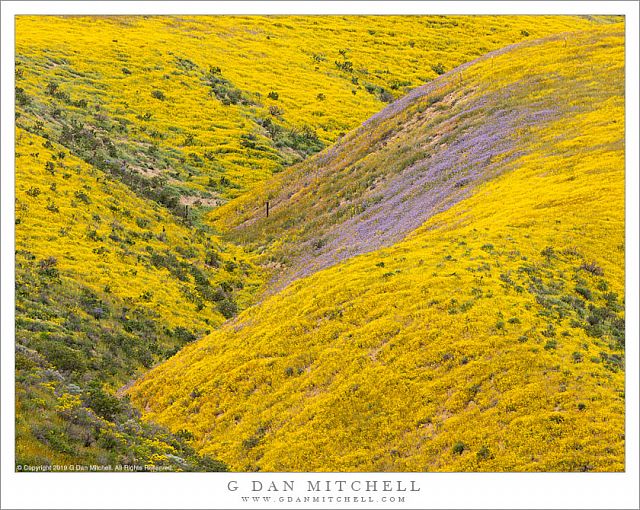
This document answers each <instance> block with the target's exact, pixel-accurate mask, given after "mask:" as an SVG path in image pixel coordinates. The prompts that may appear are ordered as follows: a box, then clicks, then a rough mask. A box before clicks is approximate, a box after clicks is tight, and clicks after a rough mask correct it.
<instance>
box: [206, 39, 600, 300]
mask: <svg viewBox="0 0 640 510" xmlns="http://www.w3.org/2000/svg"><path fill="white" fill-rule="evenodd" d="M553 40H554V41H555V43H556V45H558V46H559V47H561V48H565V46H564V45H565V40H566V35H561V36H558V37H556V38H554V39H553ZM549 41H550V40H548V39H545V40H543V41H533V42H531V43H527V44H526V49H525V48H522V49H521V50H520V51H519V53H518V58H515V57H514V54H513V52H511V51H509V48H505V49H501V50H498V51H496V52H493V53H490V54H488V55H486V56H484V57H481V58H480V59H478V60H477V61H475V62H473V63H472V64H467V65H463V66H461V67H459V68H457V69H455V70H454V71H452V72H451V73H448V74H446V75H445V76H442V77H441V78H440V79H438V80H437V81H435V82H432V83H430V84H428V85H425V86H423V87H420V88H417V89H415V90H413V91H412V92H411V93H410V94H408V95H407V96H405V97H404V98H403V99H402V100H399V101H397V102H395V103H393V104H392V105H390V106H389V107H387V108H386V109H385V110H383V111H382V112H380V113H378V114H376V115H375V116H373V117H372V118H371V119H369V120H367V121H366V122H365V123H364V124H363V125H362V126H361V127H360V128H358V129H357V130H354V131H353V132H351V133H350V134H349V135H348V136H347V137H345V138H344V139H343V140H341V141H339V142H338V143H337V144H336V145H334V146H333V147H331V149H329V150H327V151H324V152H323V153H321V154H319V155H317V156H315V157H313V158H310V159H308V160H307V161H305V162H304V163H303V164H301V165H297V166H295V167H292V168H289V169H287V170H285V171H284V172H282V173H281V174H280V175H278V176H277V177H276V178H274V179H272V180H269V181H267V182H266V183H264V184H263V185H261V186H258V187H256V189H254V190H253V191H252V192H249V193H246V194H245V195H243V196H242V197H240V198H239V199H237V200H234V201H233V202H231V203H229V204H227V205H226V206H223V207H221V208H218V209H216V210H215V211H213V212H212V213H211V219H212V221H213V222H214V223H216V224H217V225H218V226H219V227H220V228H221V229H223V230H230V231H231V232H230V239H232V240H233V241H234V242H236V243H240V244H243V245H245V246H247V247H249V248H250V249H251V250H253V251H257V252H259V253H262V261H263V262H264V263H265V264H266V265H270V266H271V267H272V268H274V269H275V271H274V278H275V282H274V284H273V285H272V288H274V289H278V288H282V287H283V286H284V285H286V284H287V283H289V282H291V281H292V280H294V279H296V278H299V277H301V276H306V275H308V274H311V273H312V272H315V271H317V270H319V269H323V268H326V267H329V266H331V265H333V264H335V263H337V262H340V261H341V260H345V259H347V258H350V257H353V256H354V255H357V254H360V253H363V252H368V251H372V250H375V249H377V248H380V247H382V246H389V245H391V244H393V243H394V242H397V241H399V240H400V239H402V238H403V237H404V236H405V235H406V234H407V233H408V232H411V231H412V230H414V229H416V228H417V227H419V226H420V225H421V224H422V223H424V222H425V221H426V220H427V219H428V218H430V217H432V216H433V215H434V214H437V213H438V212H441V211H443V210H445V209H447V208H449V207H451V205H453V204H455V203H457V202H459V201H460V200H463V199H464V198H466V197H468V196H469V195H470V194H471V193H473V190H474V189H475V187H476V186H477V185H478V184H480V183H482V182H484V181H486V180H488V179H491V178H493V177H495V176H496V175H499V174H500V173H502V172H507V171H509V170H511V169H512V168H514V165H515V164H517V161H518V159H519V158H521V157H523V156H524V155H527V154H531V153H532V152H534V151H536V150H537V147H536V145H535V144H533V143H532V142H533V138H532V137H533V136H535V135H533V134H532V132H531V129H532V127H535V126H541V125H545V124H548V123H552V122H555V121H557V120H558V119H560V118H562V116H563V115H566V114H567V112H571V113H576V112H578V111H581V110H584V109H591V108H592V105H591V102H592V101H594V100H595V99H597V98H598V96H599V95H601V92H600V91H599V90H597V89H595V88H593V87H584V88H583V89H582V90H580V91H575V90H574V89H575V82H581V81H583V80H590V79H591V76H592V70H591V68H589V67H586V66H579V67H578V66H576V64H575V62H576V59H577V58H579V54H580V52H581V48H579V47H578V46H573V47H566V50H565V49H562V50H559V51H558V52H556V53H555V56H554V58H555V59H556V61H555V62H553V63H551V62H550V63H546V62H545V63H543V65H545V66H553V67H552V68H551V67H549V68H548V69H546V68H545V69H536V70H535V72H533V73H530V72H529V70H530V69H531V64H529V62H528V59H529V58H530V55H534V54H535V53H536V52H538V51H539V49H540V46H541V45H543V44H546V45H548V44H549ZM578 94H579V97H578ZM570 95H574V96H576V97H575V103H574V104H570V105H567V104H566V98H567V97H568V96H570ZM514 133H517V136H514ZM267 202H268V203H269V216H268V217H266V208H265V204H266V203H267Z"/></svg>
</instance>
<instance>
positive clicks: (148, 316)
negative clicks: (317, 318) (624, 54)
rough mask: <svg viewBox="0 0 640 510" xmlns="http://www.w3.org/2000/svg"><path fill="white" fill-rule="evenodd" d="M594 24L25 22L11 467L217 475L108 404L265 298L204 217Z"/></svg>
mask: <svg viewBox="0 0 640 510" xmlns="http://www.w3.org/2000/svg"><path fill="white" fill-rule="evenodd" d="M598 21H599V20H598ZM592 24H593V20H587V19H583V18H578V17H561V18H553V17H551V18H539V17H536V18H531V17H522V18H510V17H507V18H498V17H490V18H482V19H481V18H451V19H443V18H433V17H430V18H400V17H398V18H358V19H357V20H356V19H354V18H322V17H320V18H318V17H313V18H280V19H277V20H273V19H269V18H261V17H251V18H208V19H204V18H189V19H186V18H171V17H163V18H153V17H152V18H118V17H100V18H83V17H66V18H65V17H19V18H18V19H17V20H16V28H17V39H16V45H17V46H16V54H17V57H16V72H15V76H16V103H17V107H16V123H17V126H18V129H17V146H16V157H17V160H16V161H17V163H16V198H17V200H16V236H17V237H16V244H17V250H18V252H17V255H16V257H17V268H16V278H17V309H16V311H17V323H16V326H17V341H18V346H17V349H18V352H17V358H18V366H17V381H18V421H17V426H18V442H17V444H18V461H22V462H33V463H46V462H49V463H50V462H65V461H69V460H70V459H76V460H78V461H82V462H94V463H109V462H116V461H121V462H133V461H136V462H152V463H155V464H159V465H169V466H173V467H176V462H178V465H177V466H178V467H179V468H184V466H182V465H181V464H180V462H179V461H175V459H174V461H170V460H168V457H166V456H164V457H163V455H165V454H167V453H170V452H171V451H172V450H171V447H170V446H167V445H168V444H169V443H172V444H176V445H177V446H176V448H177V450H175V451H174V453H176V452H177V453H178V454H179V455H178V456H183V457H185V458H189V459H190V460H189V463H190V464H189V465H188V468H189V469H191V468H203V467H204V468H206V466H207V465H208V464H207V461H206V460H203V459H201V458H198V457H197V456H193V455H192V453H190V451H189V448H188V446H186V445H185V444H183V443H180V438H176V437H172V436H170V435H167V434H166V432H164V431H161V430H160V429H157V428H156V427H155V426H152V425H149V426H148V427H147V426H143V425H141V424H140V423H139V422H138V421H137V418H136V412H135V411H134V410H133V409H131V407H130V406H129V405H128V404H127V403H126V402H124V401H120V402H119V403H118V402H115V401H113V400H112V394H113V392H114V391H115V390H116V388H118V387H119V386H120V385H121V384H123V383H124V382H125V381H127V380H128V378H129V377H131V376H132V375H133V374H139V373H140V371H142V370H145V369H146V368H148V367H149V366H152V365H153V364H155V363H157V362H158V361H161V360H163V359H165V358H167V357H168V356H170V355H171V354H173V353H174V352H175V351H176V350H177V349H179V348H180V347H181V346H183V345H184V344H185V343H188V342H190V341H192V340H193V339H194V337H196V336H199V335H201V334H203V333H205V332H206V331H208V330H211V329H214V328H216V327H217V326H219V325H220V324H221V323H222V322H223V320H224V318H225V317H228V316H231V315H233V314H234V313H235V309H236V307H239V308H244V307H245V306H247V305H248V304H249V303H250V302H251V300H252V297H253V296H255V294H256V288H257V287H258V286H259V285H260V283H261V281H262V277H261V275H260V272H259V271H256V270H255V269H254V268H253V267H252V266H251V263H250V261H249V259H248V258H247V256H246V255H245V254H244V252H243V251H242V250H241V249H237V248H234V247H233V246H231V245H229V244H228V243H224V242H222V241H220V240H219V239H218V238H216V237H215V236H212V235H211V232H210V231H209V230H208V229H207V227H206V226H204V225H203V224H202V222H201V218H200V214H201V210H200V211H199V210H198V209H199V208H206V207H211V206H214V205H216V204H217V203H219V202H220V201H224V200H226V199H227V198H229V197H233V196H236V195H238V194H239V193H241V192H242V191H243V190H244V189H247V188H251V187H252V186H254V185H255V183H257V182H259V181H261V180H263V179H265V178H266V177H268V176H269V175H270V174H271V173H272V172H276V171H279V170H281V169H282V168H283V167H284V166H286V165H288V164H290V163H291V162H294V161H297V160H300V159H302V158H304V157H306V156H307V155H308V154H311V153H313V152H315V151H317V150H319V149H320V148H321V147H322V146H323V145H325V144H328V143H332V142H333V141H335V140H336V139H337V138H338V137H340V136H341V133H343V132H345V131H348V130H349V129H351V128H352V127H354V126H356V125H357V124H358V123H359V122H361V120H363V119H364V118H366V117H367V116H369V115H370V114H372V113H374V112H375V111H378V110H379V109H380V107H381V106H382V105H383V104H384V101H388V100H390V99H391V98H393V97H397V96H399V95H401V94H403V93H404V92H405V91H406V89H407V88H409V87H412V86H416V85H418V84H420V83H422V82H424V81H425V80H430V79H432V78H433V77H435V76H436V75H437V73H436V70H434V69H433V68H432V66H435V67H436V69H437V68H438V66H437V65H436V64H438V63H441V64H442V69H438V72H441V71H442V70H443V69H449V68H451V67H453V66H455V65H457V64H459V63H461V62H464V61H467V60H470V59H472V58H474V57H475V56H476V55H478V54H481V53H483V52H485V51H487V50H490V49H493V48H497V47H500V46H503V45H504V44H508V43H512V42H515V41H518V40H522V39H526V38H528V37H530V38H533V37H537V36H541V35H545V34H547V33H556V32H562V31H566V30H576V29H579V28H583V27H586V26H590V25H592ZM470 33H473V36H470V35H469V34H470ZM309 41H312V44H313V47H308V45H309V44H310V43H309ZM340 50H346V51H345V52H344V54H341V53H340ZM336 62H337V63H338V64H336ZM345 62H352V64H353V70H349V69H348V65H347V64H345ZM339 66H341V67H342V69H340V68H339ZM217 67H219V68H220V69H216V68H217ZM272 90H273V91H274V92H277V93H278V97H277V99H275V98H274V97H275V96H273V97H271V98H269V97H267V95H268V94H269V92H271V91H272ZM154 91H158V92H154ZM160 92H161V93H162V94H160ZM152 93H153V94H155V97H154V95H153V94H152ZM319 94H322V96H319ZM276 106H277V107H278V108H279V109H280V110H281V111H280V110H275V109H272V110H271V111H269V107H276ZM265 119H269V121H270V122H267V121H266V120H265ZM131 191H133V192H135V194H133V193H131ZM136 195H137V196H136ZM185 205H189V207H190V209H188V210H185V208H184V207H185ZM169 212H173V213H174V214H173V215H171V214H169ZM91 380H97V381H98V385H97V386H95V387H93V386H90V384H89V383H90V381H91ZM130 419H131V420H133V423H136V424H137V425H136V426H135V427H133V428H127V427H125V425H124V424H125V423H126V422H127V421H128V420H130ZM145 427H146V428H145ZM114 431H115V432H114ZM118 434H120V435H118ZM185 437H187V438H188V435H187V436H185ZM155 440H158V442H156V443H153V442H154V441H155ZM176 441H177V443H176ZM154 444H155V446H153V445H154ZM131 452H134V453H133V454H131ZM156 454H157V455H159V457H154V455H156ZM210 467H211V465H210ZM213 467H215V464H214V465H213Z"/></svg>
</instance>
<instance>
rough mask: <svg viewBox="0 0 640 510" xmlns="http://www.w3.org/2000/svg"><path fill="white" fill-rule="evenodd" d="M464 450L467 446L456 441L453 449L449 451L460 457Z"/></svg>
mask: <svg viewBox="0 0 640 510" xmlns="http://www.w3.org/2000/svg"><path fill="white" fill-rule="evenodd" d="M466 449H467V446H466V445H465V444H464V443H463V442H461V441H458V442H457V443H456V444H454V445H453V448H452V449H451V451H453V453H454V454H456V455H462V453H463V452H464V451H465V450H466Z"/></svg>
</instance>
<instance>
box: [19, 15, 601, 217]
mask: <svg viewBox="0 0 640 510" xmlns="http://www.w3.org/2000/svg"><path fill="white" fill-rule="evenodd" d="M602 21H606V19H587V18H584V17H576V16H550V17H544V16H542V17H541V16H523V17H507V16H505V17H500V16H493V17H491V16H477V17H474V16H470V17H469V16H467V17H447V18H443V17H438V16H435V17H434V16H430V17H415V16H407V17H402V16H397V17H394V16H391V17H389V16H387V17H381V16H374V17H336V16H333V17H323V16H309V17H286V16H285V17H260V16H249V17H226V16H219V17H218V16H209V17H170V16H159V17H149V16H142V17H141V16H139V17H109V16H99V17H78V16H69V17H50V16H47V17H37V16H35V17H28V16H20V17H18V18H17V20H16V32H17V39H16V86H17V87H18V93H17V103H18V112H19V116H18V118H17V120H16V122H17V124H18V125H19V126H20V127H22V128H24V129H26V130H29V131H31V132H34V133H37V134H41V135H42V134H45V135H47V136H49V137H50V138H51V139H52V140H55V141H59V142H61V143H62V144H64V145H65V146H67V147H68V148H69V149H70V150H71V151H72V152H73V153H74V154H75V155H77V156H80V157H82V158H83V159H84V160H85V161H87V162H89V163H90V164H92V165H93V166H95V167H97V168H99V169H101V170H104V171H105V172H107V173H110V174H111V175H113V176H114V177H116V178H117V179H119V180H121V181H122V182H124V183H125V184H126V185H127V186H129V187H130V188H131V189H133V190H134V191H135V192H136V193H138V194H140V195H142V196H144V197H147V198H151V199H152V200H155V201H157V202H159V203H161V204H163V205H164V206H166V207H168V208H170V209H172V210H174V211H175V212H176V213H178V214H184V212H185V206H189V207H190V208H191V209H192V210H193V209H194V208H195V209H198V208H211V207H214V206H216V205H218V204H220V203H221V202H224V201H226V200H227V199H229V198H231V197H235V196H238V195H240V194H241V193H242V192H243V191H245V190H247V189H250V188H251V187H253V186H254V185H255V184H256V183H258V182H261V181H263V180H264V179H266V178H268V177H269V176H270V175H271V174H272V173H274V172H278V171H280V170H282V169H283V168H284V167H286V166H287V165H289V164H291V163H293V162H296V161H300V160H301V159H304V158H305V157H307V156H308V155H310V154H313V153H315V152H318V151H319V150H321V149H322V148H323V147H325V146H326V145H328V144H331V143H333V142H334V141H335V140H336V139H338V138H339V137H340V136H341V135H342V134H344V133H346V132H347V131H349V130H350V129H352V128H354V127H356V126H357V125H358V124H359V123H360V122H362V121H363V120H365V119H366V118H367V117H369V116H371V115H372V114H374V113H375V112H377V111H379V110H380V109H381V108H382V106H384V105H385V103H387V102H390V101H393V100H394V99H395V98H397V97H399V96H401V95H403V94H405V93H406V91H407V90H409V89H411V88H413V87H416V86H418V85H421V84H423V83H424V82H425V81H429V80H431V79H433V78H435V77H437V76H438V74H441V73H444V72H445V71H446V70H450V69H452V68H454V67H456V66H457V65H460V64H462V63H464V62H468V61H470V60H473V59H474V58H476V57H477V56H479V55H482V54H485V53H487V52H488V51H491V50H494V49H497V48H500V47H503V46H505V45H507V44H511V43H514V42H517V41H521V40H525V39H528V38H536V37H541V36H544V35H547V34H551V33H560V32H565V31H572V30H578V29H581V28H585V27H588V26H591V25H593V24H594V23H599V22H602Z"/></svg>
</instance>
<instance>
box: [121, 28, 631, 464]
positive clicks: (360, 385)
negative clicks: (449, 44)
mask: <svg viewBox="0 0 640 510" xmlns="http://www.w3.org/2000/svg"><path fill="white" fill-rule="evenodd" d="M266 200H269V201H271V202H273V209H272V211H273V212H272V214H271V215H270V216H269V218H263V217H262V214H263V209H262V208H263V205H264V201H266ZM211 218H212V220H213V221H215V222H216V224H217V225H218V226H219V227H223V228H227V229H230V232H229V234H228V237H227V240H229V241H232V242H234V243H237V244H240V245H242V246H243V247H245V248H246V249H247V250H248V251H249V252H256V253H258V257H257V259H256V261H257V262H259V263H261V264H263V265H267V266H269V265H270V267H271V271H272V277H273V279H274V282H275V283H274V287H273V289H274V290H272V292H271V293H270V294H268V295H266V296H265V297H264V299H263V300H262V301H261V302H259V303H258V304H256V305H254V306H252V307H250V308H248V309H246V310H245V311H244V312H242V313H241V314H240V315H239V316H238V317H237V318H235V319H233V320H231V321H229V322H227V323H225V324H224V325H223V326H222V327H221V328H219V329H217V330H216V331H214V332H212V333H211V334H210V335H208V336H207V337H205V338H204V339H202V340H199V341H197V342H194V343H191V344H189V345H188V346H186V347H185V348H183V349H182V350H181V351H180V352H178V353H177V354H176V355H175V356H173V357H172V358H171V359H169V360H168V361H166V362H165V363H162V364H161V365H159V366H157V367H155V368H154V369H152V370H151V371H150V372H148V373H147V374H146V375H144V376H143V377H142V378H141V379H139V380H138V381H137V382H136V384H135V385H134V386H133V387H132V388H130V389H129V391H128V394H129V395H130V397H131V399H132V402H133V403H134V405H135V406H136V407H137V408H139V409H141V410H143V418H144V419H150V420H153V421H155V422H158V423H161V424H163V425H165V426H167V427H169V428H170V429H171V430H173V431H178V430H182V431H185V432H186V433H188V434H189V435H190V436H191V437H193V442H192V445H193V446H194V448H195V449H196V450H197V451H199V452H201V453H206V454H210V455H213V456H215V457H217V458H219V459H221V460H222V461H224V462H225V463H226V464H228V465H229V467H230V468H231V469H232V470H238V471H621V470H623V469H624V342H625V335H624V30H623V26H622V25H619V24H613V25H607V26H602V27H590V28H588V29H586V30H583V31H579V32H574V33H571V34H563V35H561V36H550V37H548V38H545V39H542V40H539V41H535V42H527V43H524V44H518V45H515V46H512V47H509V48H505V49H503V50H501V51H499V52H497V53H494V54H492V55H488V56H487V57H485V58H481V59H479V60H478V61H477V62H474V63H472V64H469V65H466V66H463V67H462V68H459V69H455V70H452V71H451V72H450V73H447V74H444V75H443V76H441V77H439V78H437V79H436V80H434V81H433V82H432V83H430V84H428V85H426V86H425V87H423V88H420V89H417V90H415V91H413V92H411V93H410V94H409V95H407V96H406V97H405V98H403V99H400V100H399V101H398V102H396V103H393V104H391V105H390V106H389V107H388V108H387V109H385V110H384V111H382V112H381V113H379V114H377V115H375V116H373V117H372V118H371V119H369V120H368V121H367V122H365V123H364V124H363V125H362V126H361V127H360V128H358V129H356V130H354V131H352V132H351V133H349V134H347V135H346V136H345V137H344V139H343V140H342V141H340V142H339V143H338V144H336V145H335V146H334V147H332V148H330V149H328V150H325V151H324V152H322V153H320V154H318V155H317V156H315V157H313V158H310V159H308V160H306V161H305V162H303V163H302V164H300V165H299V166H297V167H293V168H291V169H289V170H285V171H284V172H283V173H282V174H280V176H277V177H276V178H275V180H273V181H269V182H267V183H266V184H265V185H264V186H258V187H256V188H255V190H254V191H253V192H249V194H247V195H245V196H244V197H241V198H239V199H237V200H235V201H234V202H231V203H229V204H228V205H226V206H224V207H223V208H222V209H220V210H218V211H215V212H213V213H212V216H211ZM470 424H473V426H470Z"/></svg>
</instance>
